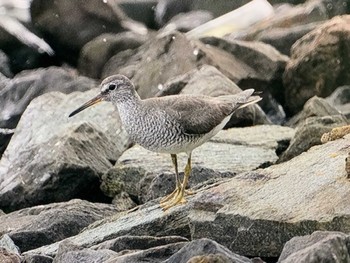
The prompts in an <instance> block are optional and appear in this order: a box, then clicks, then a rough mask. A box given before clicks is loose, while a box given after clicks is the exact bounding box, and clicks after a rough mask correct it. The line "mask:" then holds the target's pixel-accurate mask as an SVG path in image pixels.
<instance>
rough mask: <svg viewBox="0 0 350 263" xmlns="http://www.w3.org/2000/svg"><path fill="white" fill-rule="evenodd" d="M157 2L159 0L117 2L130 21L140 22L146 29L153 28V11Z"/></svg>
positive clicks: (124, 0) (121, 0) (120, 0)
mask: <svg viewBox="0 0 350 263" xmlns="http://www.w3.org/2000/svg"><path fill="white" fill-rule="evenodd" d="M158 2H159V0H142V1H134V0H119V1H118V6H119V7H120V8H121V9H122V10H123V11H124V13H125V14H126V15H127V16H128V17H130V18H131V19H133V20H136V21H139V22H142V23H143V24H145V25H146V26H147V27H148V28H154V27H155V21H154V9H155V6H156V5H157V4H158Z"/></svg>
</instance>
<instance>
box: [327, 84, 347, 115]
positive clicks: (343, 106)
mask: <svg viewBox="0 0 350 263" xmlns="http://www.w3.org/2000/svg"><path fill="white" fill-rule="evenodd" d="M326 100H327V102H328V103H329V104H331V105H332V106H333V107H335V108H336V109H337V110H338V111H339V112H340V113H342V114H343V115H345V116H346V117H347V118H348V119H350V86H342V87H339V88H337V89H336V90H335V91H334V92H333V93H332V94H331V95H330V96H329V97H327V98H326Z"/></svg>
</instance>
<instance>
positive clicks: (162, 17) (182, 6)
mask: <svg viewBox="0 0 350 263" xmlns="http://www.w3.org/2000/svg"><path fill="white" fill-rule="evenodd" d="M248 2H249V1H247V0H239V1H225V0H223V1H221V0H218V1H215V2H213V1H210V0H192V1H181V0H160V1H159V2H158V4H157V6H156V9H155V16H156V17H155V19H156V22H157V23H158V25H160V26H163V25H165V24H166V23H167V22H168V21H169V20H170V19H171V18H172V17H174V16H175V15H177V14H180V13H186V12H189V11H194V10H207V11H209V12H211V13H212V14H213V15H214V17H218V16H221V15H223V14H226V13H228V12H230V11H232V10H234V9H236V8H238V7H240V6H242V5H244V4H246V3H248Z"/></svg>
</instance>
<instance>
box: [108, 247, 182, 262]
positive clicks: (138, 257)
mask: <svg viewBox="0 0 350 263" xmlns="http://www.w3.org/2000/svg"><path fill="white" fill-rule="evenodd" d="M185 244H186V243H185V242H179V243H172V244H167V245H163V246H159V247H153V248H149V249H145V250H141V251H129V252H128V251H126V252H125V254H123V253H121V254H123V255H118V256H115V257H112V258H110V259H109V260H107V261H106V263H114V262H118V263H142V262H152V263H162V262H164V260H166V259H167V258H169V257H170V256H171V255H173V254H174V253H176V252H177V251H179V250H180V249H181V248H182V247H183V246H184V245H185Z"/></svg>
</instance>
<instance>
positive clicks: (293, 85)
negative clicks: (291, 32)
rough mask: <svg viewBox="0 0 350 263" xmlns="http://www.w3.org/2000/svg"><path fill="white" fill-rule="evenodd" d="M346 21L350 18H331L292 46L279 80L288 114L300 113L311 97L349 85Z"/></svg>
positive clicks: (321, 95) (349, 33) (347, 26)
mask: <svg viewBox="0 0 350 263" xmlns="http://www.w3.org/2000/svg"><path fill="white" fill-rule="evenodd" d="M349 20H350V16H341V17H335V18H333V19H332V20H330V21H328V22H326V23H324V24H323V25H322V26H320V27H318V28H316V29H315V30H313V31H311V32H310V33H308V34H307V35H305V36H304V37H303V38H301V39H299V40H298V41H297V42H296V43H295V44H294V45H293V48H292V51H291V60H290V61H289V63H288V64H287V67H286V71H285V73H284V79H283V80H284V84H285V98H286V108H287V110H288V113H289V114H295V113H297V112H298V111H300V110H301V109H302V107H303V105H304V103H305V102H306V101H307V100H308V99H309V98H311V97H312V96H314V95H317V96H320V97H326V96H329V95H330V94H331V93H332V92H333V91H334V90H335V89H336V88H337V87H339V86H341V85H344V84H346V83H348V82H349V79H350V74H349V73H348V70H347V68H348V64H347V63H348V60H349V59H348V57H347V54H348V52H347V50H348V49H349V45H348V43H349V41H348V39H349V38H350V27H349ZM329 69H332V70H331V71H330V70H329ZM288 98H293V99H288Z"/></svg>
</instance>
